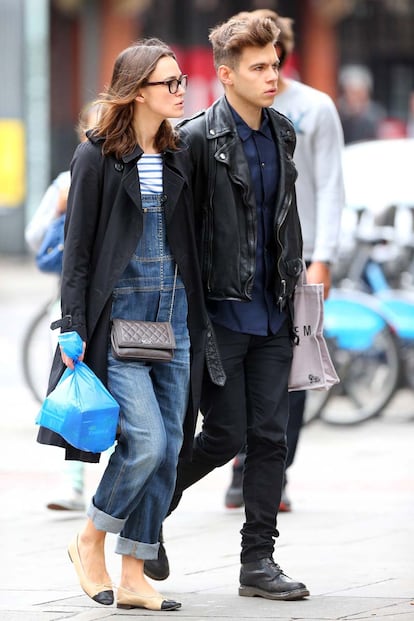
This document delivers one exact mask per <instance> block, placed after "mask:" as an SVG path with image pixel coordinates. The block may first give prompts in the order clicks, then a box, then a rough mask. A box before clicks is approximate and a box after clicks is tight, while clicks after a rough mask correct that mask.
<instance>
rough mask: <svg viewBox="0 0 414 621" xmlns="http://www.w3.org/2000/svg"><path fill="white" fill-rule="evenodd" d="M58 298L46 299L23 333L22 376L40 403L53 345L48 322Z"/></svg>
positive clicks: (53, 340)
mask: <svg viewBox="0 0 414 621" xmlns="http://www.w3.org/2000/svg"><path fill="white" fill-rule="evenodd" d="M58 301H59V298H58V297H57V296H54V297H53V298H51V299H50V300H48V301H47V302H46V303H45V304H43V306H42V307H41V308H40V309H39V311H38V312H37V313H36V314H35V315H34V317H33V318H32V319H31V321H30V322H29V324H28V325H27V328H26V330H25V332H24V335H23V342H22V368H23V377H24V380H25V382H26V385H27V387H28V388H29V390H30V392H31V394H32V396H33V397H34V399H35V400H36V401H38V402H39V403H42V402H43V400H44V398H45V396H46V389H47V384H48V378H49V372H50V368H51V365H52V359H53V352H54V348H55V347H54V346H55V345H56V344H57V340H56V339H54V338H53V334H52V332H51V330H50V323H51V320H52V317H53V311H54V309H56V305H57V304H58Z"/></svg>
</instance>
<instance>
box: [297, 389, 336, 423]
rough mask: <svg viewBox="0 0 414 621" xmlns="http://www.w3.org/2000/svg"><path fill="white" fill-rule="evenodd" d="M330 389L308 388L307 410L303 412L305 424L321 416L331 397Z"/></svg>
mask: <svg viewBox="0 0 414 621" xmlns="http://www.w3.org/2000/svg"><path fill="white" fill-rule="evenodd" d="M330 394H331V393H330V390H308V391H306V401H305V411H304V413H303V424H304V425H309V424H310V423H312V422H313V421H314V420H317V419H318V418H320V416H321V412H322V410H323V408H324V407H325V405H326V402H327V401H328V399H329V398H330Z"/></svg>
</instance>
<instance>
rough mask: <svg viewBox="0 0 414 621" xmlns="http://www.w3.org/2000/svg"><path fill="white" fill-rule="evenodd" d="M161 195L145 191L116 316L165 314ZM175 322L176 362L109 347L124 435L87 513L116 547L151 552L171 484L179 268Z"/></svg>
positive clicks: (180, 400) (182, 404)
mask: <svg viewBox="0 0 414 621" xmlns="http://www.w3.org/2000/svg"><path fill="white" fill-rule="evenodd" d="M164 202H165V198H164V196H163V195H161V194H147V195H143V196H142V210H143V212H144V229H143V234H142V236H141V239H140V241H139V243H138V246H137V248H136V251H135V254H134V255H133V256H132V258H131V261H130V262H129V264H128V266H127V268H126V270H125V272H124V273H123V275H122V277H121V278H120V280H119V282H118V284H117V286H116V288H115V289H114V292H113V303H112V317H120V318H123V319H142V320H146V321H168V320H169V314H170V308H171V299H172V294H173V285H174V275H175V265H176V264H175V261H174V258H173V256H172V254H171V251H170V248H169V245H168V241H167V235H166V226H165V218H164ZM171 323H172V326H173V329H174V334H175V339H176V345H177V348H176V350H175V354H174V358H173V360H172V362H169V363H166V362H156V363H146V362H138V361H132V362H120V361H118V360H115V359H114V358H113V356H112V354H111V350H110V349H109V352H108V388H109V390H110V392H111V393H112V394H113V396H114V397H115V399H116V400H117V401H118V403H119V405H120V419H119V423H120V431H121V433H120V437H119V440H118V443H117V446H116V448H115V451H114V453H113V454H112V455H111V457H110V460H109V463H108V466H107V468H106V470H105V472H104V475H103V477H102V480H101V482H100V484H99V487H98V489H97V491H96V494H95V496H94V498H93V504H92V505H91V507H90V509H89V511H88V515H89V517H90V518H91V519H92V520H93V522H94V524H95V527H96V528H98V529H101V530H105V531H108V532H112V533H120V536H119V537H118V541H117V545H116V552H118V553H119V554H124V555H130V556H134V557H136V558H139V559H154V558H157V554H158V536H159V531H160V528H161V524H162V521H163V520H164V518H165V515H166V512H167V510H168V507H169V503H170V500H171V497H172V494H173V491H174V486H175V479H176V464H177V460H178V454H179V452H180V449H181V445H182V441H183V420H184V416H185V412H186V409H187V401H188V392H189V377H190V353H189V352H190V341H189V335H188V329H187V297H186V293H185V289H184V284H183V282H182V280H181V277H180V275H179V274H178V275H177V280H176V287H175V296H174V304H173V313H172V318H171Z"/></svg>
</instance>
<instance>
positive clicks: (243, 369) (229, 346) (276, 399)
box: [170, 322, 292, 563]
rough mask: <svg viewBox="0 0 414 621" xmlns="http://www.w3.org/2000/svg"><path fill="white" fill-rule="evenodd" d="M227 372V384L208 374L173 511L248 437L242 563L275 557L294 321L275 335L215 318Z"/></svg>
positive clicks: (179, 473) (182, 462)
mask: <svg viewBox="0 0 414 621" xmlns="http://www.w3.org/2000/svg"><path fill="white" fill-rule="evenodd" d="M214 327H215V331H216V337H217V342H218V346H219V350H220V354H221V358H222V361H223V366H224V369H225V372H226V375H227V381H226V384H225V386H224V387H218V386H215V385H214V384H212V383H211V381H210V380H209V378H208V375H207V374H206V375H205V378H204V384H203V391H202V400H201V408H200V409H201V412H202V414H203V417H204V420H203V426H202V431H201V432H200V433H199V434H198V435H197V436H196V437H195V439H194V450H193V456H192V460H191V462H189V461H183V460H180V461H179V464H178V471H177V484H176V489H175V492H174V498H173V500H172V503H171V507H170V512H171V511H173V510H174V509H175V507H176V506H177V505H178V503H179V501H180V498H181V495H182V492H183V491H184V490H185V489H186V488H187V487H190V485H192V484H193V483H195V482H196V481H199V480H200V479H201V478H202V477H204V476H205V475H206V474H208V473H209V472H211V471H212V470H213V469H214V468H216V467H217V466H222V465H223V464H225V463H227V462H228V461H229V460H231V459H232V458H233V457H234V456H235V455H236V454H237V453H238V452H239V451H240V449H241V448H242V446H243V445H244V443H245V441H246V440H247V455H246V462H245V470H244V481H243V495H244V503H245V512H246V521H245V523H244V525H243V528H242V530H241V535H242V550H241V562H242V563H247V562H250V561H255V560H260V559H262V558H267V557H270V556H271V555H272V554H273V550H274V537H277V536H278V534H279V533H278V531H277V529H276V516H277V510H278V507H279V504H280V498H281V493H282V486H283V477H284V469H285V460H286V454H287V446H286V427H287V421H288V412H289V408H288V391H287V382H288V377H289V370H290V364H291V359H292V345H291V341H290V338H289V333H288V327H287V322H285V324H284V325H283V326H282V327H281V329H280V330H279V332H278V334H277V335H274V336H252V335H249V334H240V333H238V332H233V331H232V330H228V329H227V328H223V327H222V326H218V325H215V326H214Z"/></svg>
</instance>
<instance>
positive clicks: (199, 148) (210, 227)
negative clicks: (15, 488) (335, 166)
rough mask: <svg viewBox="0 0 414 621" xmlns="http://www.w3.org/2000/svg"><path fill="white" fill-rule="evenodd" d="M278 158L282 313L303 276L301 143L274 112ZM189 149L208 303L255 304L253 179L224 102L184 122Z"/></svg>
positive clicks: (277, 282)
mask: <svg viewBox="0 0 414 621" xmlns="http://www.w3.org/2000/svg"><path fill="white" fill-rule="evenodd" d="M268 110H269V115H270V122H271V126H272V130H273V134H274V136H275V137H276V140H277V144H278V152H279V160H280V161H279V169H280V179H279V188H278V193H277V203H276V207H275V218H274V248H273V252H274V254H275V261H276V266H275V268H276V269H275V270H274V282H273V291H274V295H275V302H276V303H278V304H279V306H280V308H281V309H282V308H284V307H285V305H286V302H287V300H288V299H289V298H290V297H291V295H292V293H293V291H294V287H295V285H296V281H297V278H298V276H299V274H300V272H301V271H302V233H301V228H300V222H299V217H298V213H297V208H296V193H295V180H296V177H297V171H296V168H295V165H294V163H293V159H292V156H293V152H294V149H295V145H296V136H295V131H294V129H293V126H292V124H291V123H290V121H289V120H288V119H287V118H286V117H284V116H283V115H282V114H280V113H278V112H276V111H275V110H273V109H271V108H269V109H268ZM178 127H179V130H180V133H181V135H182V138H183V140H184V141H185V142H186V143H187V144H188V145H189V147H190V155H191V160H192V176H193V179H192V183H193V188H194V204H195V206H196V211H197V213H196V221H197V229H198V231H197V234H198V235H199V240H198V241H199V252H200V260H201V266H202V278H203V283H204V286H205V289H206V295H207V297H208V298H209V299H212V300H247V301H248V300H250V299H251V293H252V289H253V280H254V274H255V263H256V243H257V222H256V201H255V196H254V191H253V188H252V185H251V183H250V172H249V167H248V163H247V160H246V157H245V155H244V151H243V146H242V142H241V140H240V138H239V136H238V134H237V131H236V125H235V122H234V118H233V115H232V113H231V110H230V108H229V105H228V103H227V100H226V98H225V97H222V98H220V99H219V100H217V101H216V102H215V103H214V104H213V105H212V106H210V107H209V108H208V109H207V110H205V111H203V112H201V113H199V114H197V115H195V116H194V117H192V118H190V119H186V120H184V121H182V122H181V123H180V124H179V125H178Z"/></svg>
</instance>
